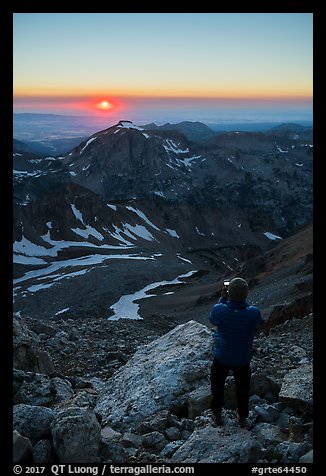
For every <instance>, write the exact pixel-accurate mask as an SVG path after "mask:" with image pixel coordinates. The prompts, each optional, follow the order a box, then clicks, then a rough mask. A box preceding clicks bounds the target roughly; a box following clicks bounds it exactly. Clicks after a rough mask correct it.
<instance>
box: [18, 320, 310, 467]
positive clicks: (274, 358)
mask: <svg viewBox="0 0 326 476" xmlns="http://www.w3.org/2000/svg"><path fill="white" fill-rule="evenodd" d="M154 319H155V317H154ZM156 320H157V322H156V323H158V322H159V323H160V324H161V326H160V327H159V326H156V327H155V326H154V325H152V326H151V329H152V333H151V334H149V333H148V330H149V329H147V328H146V326H149V324H147V323H146V321H126V322H122V321H116V322H112V321H105V322H103V320H101V319H92V320H88V321H83V322H80V321H79V322H78V321H73V320H71V319H69V320H67V321H64V320H62V319H60V320H59V319H53V320H50V321H47V323H42V322H40V321H36V320H34V319H27V318H25V319H18V318H16V317H15V318H14V377H13V382H14V397H13V398H14V407H13V428H14V434H13V441H14V446H13V447H14V462H16V463H18V462H33V463H37V464H43V463H97V462H98V463H99V462H106V463H109V462H112V463H146V462H158V463H208V462H211V463H248V462H249V463H255V462H257V463H278V462H282V463H310V462H312V461H313V417H312V414H313V391H312V383H313V366H312V352H313V342H312V341H313V339H312V323H313V315H312V314H310V315H307V316H305V317H304V318H302V319H297V318H293V319H291V320H288V321H287V322H285V323H283V324H281V325H279V326H276V327H274V328H273V329H271V330H270V331H269V334H268V335H265V334H263V333H261V334H259V335H258V336H257V338H256V341H255V353H254V357H253V360H252V371H253V374H252V389H251V398H250V415H249V417H250V418H249V423H250V426H249V429H244V428H241V427H240V426H239V425H238V423H237V420H236V417H235V404H236V400H235V388H234V383H233V377H232V376H231V375H230V376H229V377H228V379H227V385H226V407H225V409H224V411H223V419H224V425H223V426H221V427H216V426H215V425H214V423H213V420H212V418H211V413H210V410H209V404H210V388H209V371H210V365H211V361H212V341H211V331H210V329H209V328H208V327H206V326H205V325H203V324H200V323H198V322H196V321H193V320H192V321H189V322H186V323H185V324H181V325H176V323H173V322H172V321H169V320H167V319H165V320H164V319H162V318H156ZM155 328H156V329H157V330H156V331H154V330H153V329H155ZM142 336H145V337H142Z"/></svg>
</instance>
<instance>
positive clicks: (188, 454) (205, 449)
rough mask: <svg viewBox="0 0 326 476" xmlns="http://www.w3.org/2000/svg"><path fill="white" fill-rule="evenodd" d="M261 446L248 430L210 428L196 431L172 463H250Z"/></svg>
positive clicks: (174, 456)
mask: <svg viewBox="0 0 326 476" xmlns="http://www.w3.org/2000/svg"><path fill="white" fill-rule="evenodd" d="M259 452H260V449H259V444H258V443H257V440H256V439H255V438H253V437H252V436H251V434H250V432H249V431H247V430H245V429H243V428H239V427H237V428H235V429H234V430H233V431H232V430H230V429H229V430H228V429H226V428H223V427H219V428H216V427H212V426H207V427H205V428H202V429H199V430H195V431H194V432H193V433H192V435H191V436H190V438H189V439H188V440H187V441H186V442H185V443H184V444H183V445H182V446H180V447H179V448H178V449H177V450H176V451H175V453H174V454H173V456H172V457H171V460H170V461H171V463H203V462H205V463H230V462H232V463H248V462H251V461H253V460H254V458H257V455H258V454H259Z"/></svg>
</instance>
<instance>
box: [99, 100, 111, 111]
mask: <svg viewBox="0 0 326 476" xmlns="http://www.w3.org/2000/svg"><path fill="white" fill-rule="evenodd" d="M96 107H97V108H98V109H102V110H109V109H112V108H113V105H112V104H111V103H110V102H109V101H101V102H99V103H98V104H96Z"/></svg>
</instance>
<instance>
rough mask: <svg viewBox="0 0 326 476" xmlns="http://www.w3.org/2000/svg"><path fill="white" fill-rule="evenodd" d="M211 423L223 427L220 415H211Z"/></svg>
mask: <svg viewBox="0 0 326 476" xmlns="http://www.w3.org/2000/svg"><path fill="white" fill-rule="evenodd" d="M213 421H214V423H215V425H216V426H222V425H223V418H222V413H221V412H219V413H213Z"/></svg>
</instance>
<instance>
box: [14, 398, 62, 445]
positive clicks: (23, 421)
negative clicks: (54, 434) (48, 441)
mask: <svg viewBox="0 0 326 476" xmlns="http://www.w3.org/2000/svg"><path fill="white" fill-rule="evenodd" d="M55 415H56V411H55V410H52V409H51V408H46V407H42V406H34V405H25V404H23V403H21V404H17V405H14V409H13V427H14V429H15V430H17V431H18V432H19V433H20V434H21V435H23V436H25V437H26V438H30V439H33V440H39V439H40V438H42V437H47V436H51V426H50V425H51V422H52V420H53V419H54V417H55Z"/></svg>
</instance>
